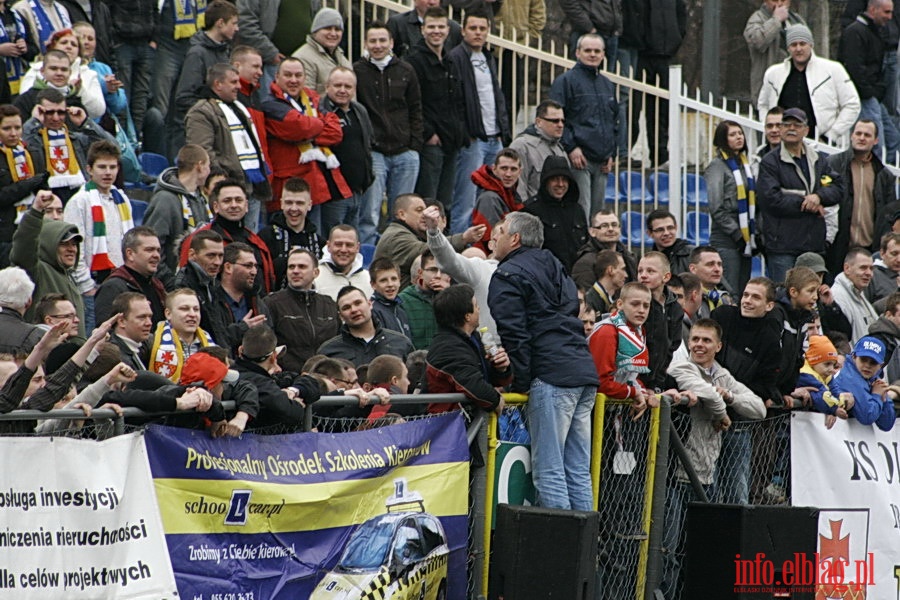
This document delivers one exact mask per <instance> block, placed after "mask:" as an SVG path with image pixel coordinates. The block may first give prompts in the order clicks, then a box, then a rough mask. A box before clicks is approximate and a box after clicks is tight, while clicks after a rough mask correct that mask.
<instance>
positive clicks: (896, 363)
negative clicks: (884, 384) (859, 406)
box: [869, 315, 900, 383]
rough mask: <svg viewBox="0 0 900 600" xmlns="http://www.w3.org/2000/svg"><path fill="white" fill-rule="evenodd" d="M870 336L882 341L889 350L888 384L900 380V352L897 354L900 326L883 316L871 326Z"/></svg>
mask: <svg viewBox="0 0 900 600" xmlns="http://www.w3.org/2000/svg"><path fill="white" fill-rule="evenodd" d="M869 335H871V336H874V337H877V338H878V339H879V340H881V341H882V342H883V343H884V347H885V348H886V349H887V352H886V353H885V356H886V357H887V362H885V363H884V375H885V378H886V379H887V381H888V383H894V382H896V381H897V380H900V352H897V348H898V347H900V326H898V325H897V324H896V323H894V322H893V321H891V320H890V319H888V318H887V317H886V316H884V315H882V316H880V317H878V320H877V321H875V322H874V323H872V324H871V325H869Z"/></svg>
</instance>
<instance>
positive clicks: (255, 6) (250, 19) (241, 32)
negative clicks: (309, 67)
mask: <svg viewBox="0 0 900 600" xmlns="http://www.w3.org/2000/svg"><path fill="white" fill-rule="evenodd" d="M281 2H282V0H237V9H238V27H239V29H238V40H239V41H240V44H242V45H247V46H253V47H254V48H256V49H257V50H259V52H260V54H261V55H262V59H263V63H272V61H273V59H274V58H275V57H276V56H277V55H278V54H279V52H278V48H277V47H276V46H275V44H274V43H272V34H273V33H274V32H275V26H276V24H277V23H278V8H279V6H280V5H281Z"/></svg>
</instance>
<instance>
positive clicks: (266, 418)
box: [234, 358, 320, 429]
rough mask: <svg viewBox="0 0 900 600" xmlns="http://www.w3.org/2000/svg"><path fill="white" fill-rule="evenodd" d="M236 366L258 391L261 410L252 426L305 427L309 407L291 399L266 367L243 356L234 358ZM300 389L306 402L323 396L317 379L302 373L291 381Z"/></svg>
mask: <svg viewBox="0 0 900 600" xmlns="http://www.w3.org/2000/svg"><path fill="white" fill-rule="evenodd" d="M234 370H235V371H237V372H238V377H239V381H247V382H249V383H250V384H251V385H252V386H253V387H254V388H256V391H257V394H258V395H259V414H257V415H256V418H255V419H254V420H253V423H252V427H251V429H259V428H263V427H271V426H273V425H285V426H294V427H302V425H303V418H304V415H305V413H306V408H304V406H303V405H301V404H300V403H299V402H297V401H295V400H291V399H290V397H289V396H288V395H287V393H286V392H285V391H284V390H283V389H282V385H281V384H280V383H278V382H276V381H275V379H273V378H272V376H271V375H269V374H268V373H267V372H266V371H265V369H263V368H262V367H260V366H259V365H258V364H256V363H255V362H251V361H249V360H246V359H244V358H239V359H237V360H236V361H234ZM290 387H293V388H296V389H297V391H298V392H299V395H300V398H302V399H303V402H304V404H306V405H307V406H309V405H310V404H313V403H314V402H316V401H317V400H318V399H319V397H320V392H319V385H318V382H317V381H316V380H315V379H313V378H312V377H309V376H307V375H301V376H299V377H297V378H295V379H294V380H293V381H292V382H291V386H290Z"/></svg>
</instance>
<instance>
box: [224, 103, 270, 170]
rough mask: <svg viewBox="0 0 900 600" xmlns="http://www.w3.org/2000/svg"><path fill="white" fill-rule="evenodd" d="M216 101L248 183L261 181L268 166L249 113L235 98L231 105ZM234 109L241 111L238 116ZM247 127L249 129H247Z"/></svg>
mask: <svg viewBox="0 0 900 600" xmlns="http://www.w3.org/2000/svg"><path fill="white" fill-rule="evenodd" d="M216 102H217V103H218V105H219V109H220V110H221V111H222V114H223V115H225V121H226V122H227V123H228V130H229V131H230V132H231V142H232V143H233V144H234V149H235V151H236V152H237V155H238V160H239V161H240V163H241V169H243V171H244V175H245V176H246V177H247V181H249V182H250V183H262V182H263V181H265V180H266V175H267V174H268V171H269V168H268V166H267V165H266V161H265V159H264V158H263V155H262V150H260V148H259V132H257V131H256V125H254V124H253V119H251V118H250V113H248V112H247V109H246V108H245V107H244V105H243V104H241V103H240V102H238V101H237V100H235V102H234V104H233V105H231V106H229V105H228V104H226V103H225V102H222V101H221V100H216ZM235 109H237V110H239V111H241V115H240V116H238V114H237V113H236V112H235ZM241 117H243V119H242V118H241ZM248 127H249V131H248V130H247V128H248Z"/></svg>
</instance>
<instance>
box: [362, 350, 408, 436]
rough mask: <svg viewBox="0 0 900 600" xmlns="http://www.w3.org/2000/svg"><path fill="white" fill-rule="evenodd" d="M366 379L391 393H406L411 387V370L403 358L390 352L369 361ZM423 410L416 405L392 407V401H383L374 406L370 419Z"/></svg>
mask: <svg viewBox="0 0 900 600" xmlns="http://www.w3.org/2000/svg"><path fill="white" fill-rule="evenodd" d="M366 381H368V382H369V383H370V384H371V385H372V386H373V388H382V389H385V390H387V391H388V392H389V393H390V394H406V393H407V390H408V389H409V371H408V370H407V368H406V363H404V362H403V360H402V359H401V358H398V357H396V356H392V355H389V354H382V355H381V356H376V357H375V358H373V359H372V362H370V363H369V368H368V371H367V372H366ZM419 412H421V409H420V407H419V406H416V405H410V404H406V405H400V406H397V407H392V406H391V403H390V402H382V403H381V404H378V405H376V406H373V407H372V411H371V412H370V413H369V421H377V420H379V419H383V418H385V417H387V416H388V413H392V414H400V415H412V414H416V413H419Z"/></svg>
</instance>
